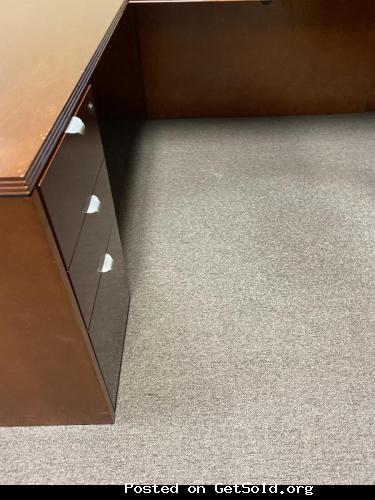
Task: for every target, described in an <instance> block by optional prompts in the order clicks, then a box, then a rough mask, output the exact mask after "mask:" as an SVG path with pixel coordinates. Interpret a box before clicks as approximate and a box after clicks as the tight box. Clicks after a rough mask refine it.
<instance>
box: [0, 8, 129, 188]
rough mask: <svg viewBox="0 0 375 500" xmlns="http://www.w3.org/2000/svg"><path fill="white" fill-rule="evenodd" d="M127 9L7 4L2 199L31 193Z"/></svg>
mask: <svg viewBox="0 0 375 500" xmlns="http://www.w3.org/2000/svg"><path fill="white" fill-rule="evenodd" d="M126 3H127V1H126V0H125V1H124V0H79V1H77V0H53V2H51V1H50V0H22V2H15V1H14V0H0V9H1V30H0V64H1V71H0V196H4V195H25V194H28V193H29V192H30V190H31V188H32V185H33V184H34V183H35V177H36V175H37V174H38V172H39V170H40V165H41V164H42V162H43V161H45V160H46V158H47V155H48V154H50V153H51V151H52V143H53V144H54V143H55V139H56V138H54V137H53V133H55V135H57V131H56V130H55V132H54V128H55V129H56V126H57V125H56V124H57V123H58V122H59V120H60V126H61V125H63V121H64V120H63V116H62V115H63V114H64V110H65V112H66V115H68V112H69V111H71V109H68V108H69V106H68V103H69V101H70V100H71V99H72V96H73V95H74V92H75V91H76V94H77V95H76V100H78V97H79V96H78V93H80V92H81V91H82V89H79V88H78V87H79V85H80V84H81V86H83V85H84V84H87V82H85V81H84V75H85V73H87V72H88V68H90V64H91V67H93V66H94V62H95V61H94V59H95V57H97V58H98V57H99V56H100V48H101V49H102V50H101V52H102V51H103V50H104V47H105V45H106V42H107V40H108V36H109V35H110V34H111V31H113V30H114V28H115V26H116V25H117V22H118V20H119V19H120V17H121V14H122V12H123V10H124V8H125V6H126ZM74 104H75V103H74ZM72 105H73V104H72ZM66 119H68V117H67V116H66ZM46 142H50V143H51V144H50V148H47V151H46V152H45V153H44V159H43V154H41V150H42V149H44V148H45V143H46ZM42 146H43V148H42ZM49 149H50V150H49ZM38 155H39V158H38ZM38 165H39V166H38Z"/></svg>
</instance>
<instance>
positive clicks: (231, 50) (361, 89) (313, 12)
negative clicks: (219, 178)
mask: <svg viewBox="0 0 375 500" xmlns="http://www.w3.org/2000/svg"><path fill="white" fill-rule="evenodd" d="M136 8H137V18H138V27H139V37H140V47H141V55H142V62H143V74H144V82H145V95H146V103H147V110H148V115H149V116H150V117H152V118H160V117H199V116H246V115H271V114H306V113H312V114H314V113H338V112H355V111H363V110H364V109H365V107H366V101H367V97H368V93H369V90H370V86H371V81H372V75H373V74H374V48H375V39H374V34H375V30H374V26H375V2H373V1H372V0H336V1H332V2H330V1H326V0H314V1H311V0H275V1H274V2H272V3H271V4H269V5H262V4H261V3H256V2H250V3H242V2H241V3H183V4H174V3H173V4H158V5H152V4H146V5H141V4H138V5H136Z"/></svg>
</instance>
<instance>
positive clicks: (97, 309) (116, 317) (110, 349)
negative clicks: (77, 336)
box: [89, 221, 129, 407]
mask: <svg viewBox="0 0 375 500" xmlns="http://www.w3.org/2000/svg"><path fill="white" fill-rule="evenodd" d="M107 254H108V255H109V256H110V257H111V259H113V261H112V266H111V270H109V271H108V272H107V273H103V274H102V275H101V278H100V283H99V288H98V293H97V296H96V301H95V306H94V311H93V314H92V318H91V323H90V328H89V336H90V339H91V343H92V345H93V348H94V351H95V354H96V357H97V360H98V363H99V366H100V369H101V372H102V375H103V378H104V382H105V384H106V386H107V390H108V393H109V396H110V398H111V401H112V403H113V406H114V407H115V406H116V397H117V389H118V383H119V378H120V370H121V361H122V351H123V346H124V339H125V329H126V321H127V317H128V307H129V294H128V289H127V284H126V279H125V269H124V261H123V254H122V247H121V242H120V237H119V233H118V228H117V222H116V221H115V222H114V225H113V228H112V233H111V238H110V241H109V245H108V248H107Z"/></svg>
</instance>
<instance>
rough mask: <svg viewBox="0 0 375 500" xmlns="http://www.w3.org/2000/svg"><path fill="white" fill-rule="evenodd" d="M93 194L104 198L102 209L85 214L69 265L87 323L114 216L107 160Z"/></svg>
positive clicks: (87, 324) (101, 198)
mask: <svg viewBox="0 0 375 500" xmlns="http://www.w3.org/2000/svg"><path fill="white" fill-rule="evenodd" d="M94 194H95V195H96V196H97V197H98V198H99V200H100V201H101V206H100V211H99V212H97V213H93V214H86V216H85V220H84V223H83V227H82V230H81V233H80V235H79V239H78V242H77V245H76V248H75V251H74V255H73V259H72V264H71V266H70V268H69V276H70V279H71V281H72V284H73V288H74V291H75V294H76V297H77V300H78V304H79V307H80V310H81V313H82V316H83V319H84V321H85V324H86V326H89V323H90V318H91V313H92V309H93V306H94V301H95V295H96V291H97V288H98V284H99V279H100V272H99V267H100V264H101V261H102V259H103V257H104V255H105V252H106V248H107V245H108V239H109V235H110V232H111V227H112V224H113V219H114V217H115V209H114V206H113V201H112V193H111V187H110V184H109V180H108V174H107V166H106V164H105V162H103V165H102V167H101V169H100V173H99V177H98V180H97V183H96V186H95V189H94Z"/></svg>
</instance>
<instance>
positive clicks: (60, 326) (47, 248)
mask: <svg viewBox="0 0 375 500" xmlns="http://www.w3.org/2000/svg"><path fill="white" fill-rule="evenodd" d="M0 234H1V245H0V260H1V286H0V332H1V335H0V353H1V363H0V380H1V384H0V401H1V403H0V426H9V425H56V424H94V423H97V424H105V423H112V422H113V419H114V412H113V407H112V405H111V403H110V400H109V398H108V394H107V391H106V389H105V386H104V382H103V379H102V376H101V373H100V370H99V367H98V365H97V362H96V359H95V355H94V353H93V350H92V347H91V343H90V340H89V338H88V335H87V332H86V330H85V327H84V325H83V322H82V318H81V315H80V312H79V310H78V307H77V305H76V301H75V299H74V295H73V292H72V289H71V286H70V283H69V281H68V278H67V276H66V272H65V270H64V266H63V263H62V260H61V257H60V255H59V251H58V249H57V247H56V244H55V241H54V238H53V236H52V233H51V230H50V228H49V225H48V222H47V219H46V216H45V214H44V210H43V207H42V205H41V201H40V199H39V194H38V191H37V190H35V191H34V193H33V195H32V196H31V197H27V198H7V199H6V198H3V199H0Z"/></svg>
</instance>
